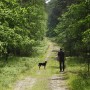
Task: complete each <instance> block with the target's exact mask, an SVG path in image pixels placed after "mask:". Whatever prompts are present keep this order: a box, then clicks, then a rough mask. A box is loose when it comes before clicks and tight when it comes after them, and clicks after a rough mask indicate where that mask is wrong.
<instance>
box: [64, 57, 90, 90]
mask: <svg viewBox="0 0 90 90" xmlns="http://www.w3.org/2000/svg"><path fill="white" fill-rule="evenodd" d="M66 64H67V72H68V84H69V87H70V90H90V75H89V73H88V72H87V65H86V64H85V62H84V59H83V58H80V57H68V58H67V59H66Z"/></svg>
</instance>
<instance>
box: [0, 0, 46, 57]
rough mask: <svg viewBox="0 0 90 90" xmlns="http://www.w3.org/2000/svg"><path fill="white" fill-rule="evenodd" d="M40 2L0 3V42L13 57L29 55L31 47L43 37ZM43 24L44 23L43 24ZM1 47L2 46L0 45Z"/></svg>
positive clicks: (6, 0)
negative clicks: (4, 44)
mask: <svg viewBox="0 0 90 90" xmlns="http://www.w3.org/2000/svg"><path fill="white" fill-rule="evenodd" d="M41 1H42V5H41V4H39V3H40V1H38V2H37V1H35V3H34V4H33V2H31V3H32V4H31V3H29V1H27V2H28V3H26V2H24V1H23V0H21V2H18V1H17V0H12V1H11V0H2V1H0V42H1V43H7V46H6V47H5V49H6V50H7V51H8V53H11V54H14V55H26V56H27V55H30V54H31V52H32V47H34V46H35V45H36V44H37V41H41V40H42V38H43V37H44V35H45V26H43V28H42V27H41V26H42V25H44V24H43V22H44V19H45V16H44V13H45V11H44V5H43V3H44V2H43V0H41ZM44 23H45V22H44ZM1 47H3V45H2V44H1Z"/></svg>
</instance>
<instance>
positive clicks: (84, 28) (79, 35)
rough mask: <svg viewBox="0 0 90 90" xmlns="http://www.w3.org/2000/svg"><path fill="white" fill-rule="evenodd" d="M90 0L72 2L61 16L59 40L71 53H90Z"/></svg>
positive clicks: (57, 29) (57, 31)
mask: <svg viewBox="0 0 90 90" xmlns="http://www.w3.org/2000/svg"><path fill="white" fill-rule="evenodd" d="M89 10H90V1H87V2H86V1H83V2H81V3H79V4H72V5H71V6H70V7H69V8H68V11H67V12H65V13H64V14H62V16H61V17H60V18H59V20H60V22H59V24H58V25H57V27H56V29H55V31H56V33H57V41H58V42H59V43H62V44H63V46H64V48H65V50H67V51H69V52H70V55H72V54H73V55H76V54H78V55H82V53H85V52H88V53H90V45H89V43H90V13H89Z"/></svg>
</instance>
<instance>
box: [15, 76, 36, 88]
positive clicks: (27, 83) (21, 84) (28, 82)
mask: <svg viewBox="0 0 90 90" xmlns="http://www.w3.org/2000/svg"><path fill="white" fill-rule="evenodd" d="M35 82H36V79H35V78H31V77H27V78H25V79H24V80H21V81H18V82H17V83H16V85H15V88H14V90H26V89H27V88H30V89H31V88H32V86H33V85H34V83H35Z"/></svg>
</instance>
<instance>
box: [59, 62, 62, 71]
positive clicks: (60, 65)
mask: <svg viewBox="0 0 90 90" xmlns="http://www.w3.org/2000/svg"><path fill="white" fill-rule="evenodd" d="M59 69H60V72H61V71H62V64H61V62H59Z"/></svg>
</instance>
